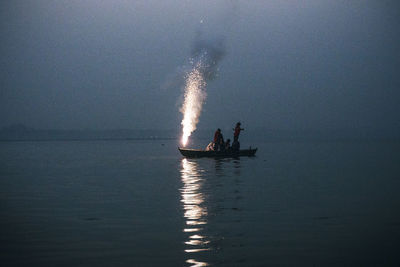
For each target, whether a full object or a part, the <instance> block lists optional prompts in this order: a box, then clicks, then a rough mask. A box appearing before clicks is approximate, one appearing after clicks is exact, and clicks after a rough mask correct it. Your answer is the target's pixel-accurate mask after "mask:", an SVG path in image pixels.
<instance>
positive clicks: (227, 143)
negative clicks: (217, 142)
mask: <svg viewBox="0 0 400 267" xmlns="http://www.w3.org/2000/svg"><path fill="white" fill-rule="evenodd" d="M225 150H227V151H229V150H231V139H228V140H226V143H225Z"/></svg>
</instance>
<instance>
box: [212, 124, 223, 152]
mask: <svg viewBox="0 0 400 267" xmlns="http://www.w3.org/2000/svg"><path fill="white" fill-rule="evenodd" d="M222 139H223V137H222V133H221V129H219V128H218V129H217V130H216V131H215V133H214V150H215V151H218V150H219V147H220V145H221V141H222Z"/></svg>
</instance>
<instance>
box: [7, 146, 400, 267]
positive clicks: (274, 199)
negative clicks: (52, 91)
mask: <svg viewBox="0 0 400 267" xmlns="http://www.w3.org/2000/svg"><path fill="white" fill-rule="evenodd" d="M177 142H178V141H177V140H108V141H107V140H103V141H102V140H99V141H35V142H32V141H20V142H1V143H0V205H1V206H0V215H1V219H0V233H1V235H0V262H1V265H2V266H209V265H210V266H398V265H399V264H400V254H399V253H398V252H399V248H400V212H399V211H400V194H399V190H400V175H399V174H400V160H399V159H400V156H399V149H400V144H399V143H398V142H393V141H391V142H389V141H387V142H384V141H374V142H372V141H369V142H367V141H362V142H361V141H359V142H355V141H352V142H349V141H347V142H345V141H342V142H300V141H299V142H296V141H291V142H268V141H263V142H255V143H254V144H252V146H253V147H258V152H257V154H256V157H252V158H248V157H243V158H240V159H211V158H202V159H185V158H183V157H182V156H181V155H180V154H179V152H178V150H177V146H178V143H177ZM200 143H201V142H200ZM206 143H207V142H205V143H204V144H203V145H204V147H205V146H206V145H207V144H206ZM242 146H244V145H242Z"/></svg>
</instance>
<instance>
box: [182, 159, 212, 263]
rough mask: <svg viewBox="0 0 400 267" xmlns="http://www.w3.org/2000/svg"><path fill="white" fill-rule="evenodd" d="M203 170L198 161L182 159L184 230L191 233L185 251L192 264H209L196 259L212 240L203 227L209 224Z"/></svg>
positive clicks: (207, 249)
mask: <svg viewBox="0 0 400 267" xmlns="http://www.w3.org/2000/svg"><path fill="white" fill-rule="evenodd" d="M202 172H204V170H202V169H201V168H200V166H199V165H198V163H197V162H196V161H191V160H188V159H182V169H181V179H182V182H183V187H182V189H181V201H182V203H183V209H184V218H185V220H186V226H185V227H184V229H183V232H185V233H188V234H190V235H189V236H188V237H187V240H186V241H185V244H186V248H185V252H186V253H188V254H190V256H189V257H190V258H189V259H188V260H186V263H188V264H190V266H208V265H209V264H208V263H207V262H201V261H197V260H195V259H194V258H195V255H196V253H199V252H204V251H209V250H211V248H210V247H209V243H210V240H209V238H208V237H207V236H205V235H204V234H203V227H204V226H205V225H206V224H207V215H208V211H207V206H206V205H205V195H204V193H203V191H202V187H203V186H204V182H205V181H204V177H202Z"/></svg>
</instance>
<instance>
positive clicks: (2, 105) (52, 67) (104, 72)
mask: <svg viewBox="0 0 400 267" xmlns="http://www.w3.org/2000/svg"><path fill="white" fill-rule="evenodd" d="M199 34H201V35H202V36H203V37H204V38H206V39H209V40H210V41H211V42H213V41H214V40H221V39H223V40H224V42H225V43H224V44H225V45H224V48H225V49H226V51H225V56H224V58H223V59H222V60H221V62H220V64H219V72H218V77H217V78H216V79H214V80H213V81H211V82H210V83H209V84H208V86H207V93H208V97H207V100H206V103H205V105H204V109H203V112H202V115H201V117H200V123H199V125H198V128H199V127H200V128H205V127H207V128H214V127H222V128H226V127H229V126H233V125H234V124H235V123H236V121H238V120H240V121H242V123H243V126H245V127H252V128H257V127H266V128H279V129H331V128H332V129H343V128H344V129H346V128H349V129H353V128H361V127H366V128H376V129H381V128H382V129H385V130H389V131H391V130H393V131H399V129H400V116H399V114H400V105H399V102H400V101H399V100H400V91H399V89H400V71H399V70H400V52H399V48H400V5H399V4H397V1H376V0H375V1H348V0H346V1H344V0H343V1H338V0H335V1H333V0H332V1H320V0H318V1H317V0H315V1H267V0H265V1H261V0H254V1H247V0H246V1H244V0H243V1H240V0H238V1H222V0H221V1H215V0H202V1H194V0H157V1H155V0H154V1H152V0H146V1H144V0H143V1H139V0H137V1H122V0H117V1H115V0H113V1H39V0H36V1H26V0H24V1H2V2H1V3H0V36H1V42H0V86H1V87H0V90H1V91H0V116H1V117H0V127H3V126H7V125H9V124H13V123H23V124H26V125H28V126H31V127H35V128H56V129H60V128H61V129H66V128H75V129H76V128H93V129H108V128H132V129H137V128H146V129H160V128H161V129H163V128H165V129H167V128H168V129H177V128H180V121H181V119H182V114H181V113H180V112H179V107H180V104H181V101H182V97H181V94H182V88H181V84H180V83H179V79H177V75H179V73H180V70H181V68H182V66H185V64H187V62H188V60H189V57H190V53H191V49H192V48H193V46H194V40H195V39H196V36H197V35H199Z"/></svg>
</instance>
